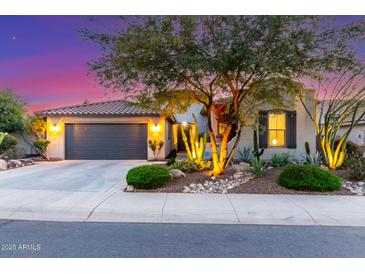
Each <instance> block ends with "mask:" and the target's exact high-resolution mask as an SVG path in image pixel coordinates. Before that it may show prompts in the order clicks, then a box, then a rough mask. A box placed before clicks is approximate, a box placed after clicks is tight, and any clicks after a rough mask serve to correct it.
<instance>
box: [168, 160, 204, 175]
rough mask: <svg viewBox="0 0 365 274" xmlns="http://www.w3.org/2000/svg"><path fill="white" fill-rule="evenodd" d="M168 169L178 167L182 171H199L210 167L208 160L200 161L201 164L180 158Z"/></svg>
mask: <svg viewBox="0 0 365 274" xmlns="http://www.w3.org/2000/svg"><path fill="white" fill-rule="evenodd" d="M169 168H170V169H179V170H181V171H183V172H188V173H189V172H197V171H199V172H201V171H204V170H206V169H208V168H210V162H202V163H201V164H198V163H196V162H194V161H191V160H181V161H176V162H175V163H173V164H172V165H170V167H169Z"/></svg>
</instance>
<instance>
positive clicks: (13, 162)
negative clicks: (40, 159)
mask: <svg viewBox="0 0 365 274" xmlns="http://www.w3.org/2000/svg"><path fill="white" fill-rule="evenodd" d="M21 166H23V164H22V162H21V161H19V160H9V162H8V167H9V168H16V167H21Z"/></svg>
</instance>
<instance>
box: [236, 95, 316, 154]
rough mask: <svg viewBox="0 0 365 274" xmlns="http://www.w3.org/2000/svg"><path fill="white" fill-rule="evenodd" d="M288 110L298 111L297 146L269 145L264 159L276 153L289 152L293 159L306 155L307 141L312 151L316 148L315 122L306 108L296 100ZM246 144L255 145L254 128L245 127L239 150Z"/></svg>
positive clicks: (267, 108) (270, 108)
mask: <svg viewBox="0 0 365 274" xmlns="http://www.w3.org/2000/svg"><path fill="white" fill-rule="evenodd" d="M308 105H309V107H310V108H312V107H313V106H312V104H311V102H310V101H308ZM272 109H276V108H275V107H274V106H270V105H264V106H262V108H260V110H272ZM285 110H287V111H296V113H297V115H296V126H297V131H296V144H297V147H296V148H293V149H291V148H286V147H268V148H265V150H264V154H263V155H262V159H270V158H271V156H272V155H274V154H280V153H289V157H290V158H291V159H300V157H301V156H302V155H305V142H308V143H309V146H310V149H311V151H312V152H315V149H316V134H315V127H314V124H313V122H312V121H311V120H310V118H309V116H308V115H307V113H306V112H305V109H304V107H303V105H302V104H301V102H300V101H299V100H296V102H295V104H294V105H293V106H292V107H289V108H286V109H285ZM234 141H235V139H232V140H231V142H230V143H229V148H230V149H231V148H232V146H233V143H234ZM245 146H251V147H253V130H252V129H251V128H248V127H246V128H244V130H243V132H242V135H241V140H240V142H239V144H238V150H239V149H242V148H243V147H245ZM237 157H238V151H236V154H235V158H237Z"/></svg>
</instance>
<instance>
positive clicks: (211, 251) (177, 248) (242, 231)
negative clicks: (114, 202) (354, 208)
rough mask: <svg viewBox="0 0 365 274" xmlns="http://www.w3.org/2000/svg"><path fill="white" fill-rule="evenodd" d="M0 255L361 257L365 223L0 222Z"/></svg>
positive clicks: (362, 255)
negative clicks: (355, 224)
mask: <svg viewBox="0 0 365 274" xmlns="http://www.w3.org/2000/svg"><path fill="white" fill-rule="evenodd" d="M0 244H1V250H0V257H43V258H44V257H47V258H48V257H66V258H69V257H77V258H87V257H93V258H95V257H103V258H110V257H113V258H146V257H147V258H151V257H152V258H223V257H225V258H226V257H234V258H237V257H274V258H280V257H292V258H293V257H300V258H302V257H305V258H307V257H310V258H319V257H324V258H328V257H330V258H332V257H361V258H364V257H365V228H362V227H333V226H331V227H329V226H327V227H323V226H288V225H287V226H275V225H217V224H216V225H208V224H148V223H143V224H142V223H85V222H84V223H78V222H74V223H64V222H38V221H11V220H3V221H0Z"/></svg>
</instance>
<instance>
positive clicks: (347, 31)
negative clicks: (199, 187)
mask: <svg viewBox="0 0 365 274" xmlns="http://www.w3.org/2000/svg"><path fill="white" fill-rule="evenodd" d="M128 23H129V24H128V26H127V27H126V28H125V29H123V30H121V31H120V32H118V33H116V34H114V33H112V34H110V33H97V32H93V31H91V30H84V35H85V37H86V38H88V39H90V40H92V41H94V42H96V43H98V44H99V45H100V46H101V51H102V55H101V57H100V58H99V59H98V60H96V61H95V62H93V63H91V64H90V68H91V70H93V71H94V72H96V75H97V76H98V78H99V79H100V83H101V84H103V85H104V86H106V87H108V88H112V89H113V90H121V91H123V92H124V93H126V94H128V95H131V96H134V97H138V101H139V102H140V103H141V105H148V106H151V105H157V106H159V107H160V108H161V110H162V111H163V112H164V113H166V114H170V113H173V112H182V111H185V110H186V108H187V107H188V106H189V105H191V104H192V103H194V102H199V103H201V104H203V105H204V107H205V110H206V119H207V127H208V132H209V136H210V141H211V147H212V158H213V165H214V168H213V174H215V175H218V174H221V173H222V172H223V171H224V169H225V168H226V167H227V165H228V164H229V162H230V160H231V158H232V157H233V155H234V153H235V150H236V147H237V144H238V142H239V138H240V135H241V131H242V127H243V126H244V120H245V117H244V114H245V113H247V112H248V110H247V109H245V101H246V106H247V103H248V102H249V101H250V100H246V99H249V98H260V100H261V101H265V100H266V99H268V100H270V101H280V100H281V99H282V96H283V92H277V91H278V90H283V89H282V88H283V87H285V86H287V84H288V83H290V85H291V84H292V82H291V81H289V80H297V79H300V78H302V77H305V76H307V77H308V76H313V75H315V72H316V71H318V70H321V69H323V70H326V69H329V68H331V67H332V66H336V64H338V63H340V62H344V61H346V62H351V61H352V60H353V59H354V56H353V54H352V53H351V51H350V50H349V49H348V41H350V40H353V39H356V38H358V37H359V36H361V35H362V34H363V33H364V24H362V23H358V24H351V25H349V26H345V27H344V28H342V29H334V28H327V27H325V26H324V25H323V24H319V23H321V22H320V19H319V18H317V17H313V16H160V17H158V16H153V17H137V18H135V19H133V20H132V19H130V18H129V19H128ZM267 83H270V85H267ZM284 91H287V90H286V89H284ZM293 91H294V90H293ZM295 91H296V92H299V91H298V90H296V89H295ZM265 94H266V95H269V96H268V97H267V98H265ZM219 98H226V100H225V102H224V105H223V107H222V106H221V105H217V100H218V99H219ZM217 107H220V108H221V110H222V111H221V112H220V114H219V119H220V122H221V123H223V124H225V125H226V126H225V129H224V132H223V134H222V140H221V146H220V151H218V146H217V139H216V136H215V134H214V131H213V126H212V116H213V114H214V113H215V110H216V109H217ZM249 109H253V108H252V107H249ZM232 133H233V135H234V136H236V137H235V138H236V140H235V142H234V146H233V149H232V150H231V151H228V140H229V138H230V136H232Z"/></svg>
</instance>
